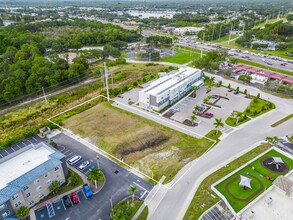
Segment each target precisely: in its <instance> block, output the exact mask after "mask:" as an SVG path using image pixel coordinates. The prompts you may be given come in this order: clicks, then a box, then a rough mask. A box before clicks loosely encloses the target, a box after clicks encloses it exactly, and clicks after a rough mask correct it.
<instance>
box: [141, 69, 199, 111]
mask: <svg viewBox="0 0 293 220" xmlns="http://www.w3.org/2000/svg"><path fill="white" fill-rule="evenodd" d="M203 84H204V82H203V71H202V70H199V69H195V68H191V67H185V68H180V69H179V70H178V71H175V72H174V71H172V72H170V73H168V74H166V75H165V76H163V77H161V78H159V79H158V80H156V81H155V82H153V83H151V84H150V86H148V87H147V88H145V89H143V90H142V91H140V92H139V105H140V107H142V108H146V109H151V110H155V111H161V110H162V109H164V108H165V107H167V106H168V105H172V104H174V103H175V102H177V101H178V100H179V99H181V98H182V97H183V96H185V95H186V94H187V93H188V92H190V91H191V90H192V88H193V86H196V87H200V86H202V85H203Z"/></svg>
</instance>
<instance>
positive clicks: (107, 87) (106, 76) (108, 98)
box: [104, 62, 110, 102]
mask: <svg viewBox="0 0 293 220" xmlns="http://www.w3.org/2000/svg"><path fill="white" fill-rule="evenodd" d="M104 68H105V71H104V72H105V78H106V91H107V100H108V102H109V101H110V95H109V86H108V72H107V67H106V62H104Z"/></svg>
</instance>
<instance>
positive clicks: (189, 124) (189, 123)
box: [182, 119, 198, 127]
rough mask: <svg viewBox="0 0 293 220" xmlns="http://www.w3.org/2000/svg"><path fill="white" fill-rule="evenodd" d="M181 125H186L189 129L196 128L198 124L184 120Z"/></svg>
mask: <svg viewBox="0 0 293 220" xmlns="http://www.w3.org/2000/svg"><path fill="white" fill-rule="evenodd" d="M182 124H184V125H187V126H189V127H196V126H198V124H197V123H196V122H193V124H192V122H191V121H190V120H188V119H185V120H184V121H183V122H182Z"/></svg>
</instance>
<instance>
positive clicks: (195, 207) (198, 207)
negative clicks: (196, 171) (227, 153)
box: [184, 144, 271, 220]
mask: <svg viewBox="0 0 293 220" xmlns="http://www.w3.org/2000/svg"><path fill="white" fill-rule="evenodd" d="M270 147H271V145H270V144H263V145H260V146H258V147H256V148H255V149H253V150H251V151H249V152H247V153H246V154H244V155H243V156H241V157H239V158H237V159H235V160H233V161H232V162H231V163H229V164H227V165H226V166H224V167H222V168H221V169H219V170H217V171H216V172H214V173H212V174H211V175H209V176H208V177H207V178H205V179H204V180H203V182H202V183H201V184H200V186H199V187H198V189H197V191H196V193H195V195H194V197H193V199H192V201H191V203H190V205H189V207H188V210H187V212H186V213H185V216H184V219H186V220H192V219H199V217H200V216H201V215H202V214H203V213H204V212H205V211H206V210H207V209H209V208H210V207H212V206H213V205H214V204H216V203H217V202H219V200H220V198H219V197H218V196H216V195H214V196H211V194H213V192H212V190H211V184H212V183H215V182H217V181H219V180H220V179H221V178H223V177H225V176H226V175H228V174H229V173H231V172H233V171H234V170H236V169H237V168H239V167H240V166H242V165H244V164H245V163H247V162H248V161H250V160H252V159H253V158H255V157H256V156H258V155H259V154H261V153H263V152H264V151H266V150H267V149H269V148H270Z"/></svg>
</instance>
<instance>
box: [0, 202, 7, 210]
mask: <svg viewBox="0 0 293 220" xmlns="http://www.w3.org/2000/svg"><path fill="white" fill-rule="evenodd" d="M6 207H7V205H6V203H4V204H2V205H0V211H2V210H3V209H5V208H6Z"/></svg>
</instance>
